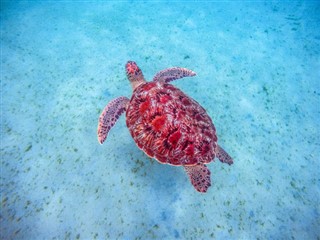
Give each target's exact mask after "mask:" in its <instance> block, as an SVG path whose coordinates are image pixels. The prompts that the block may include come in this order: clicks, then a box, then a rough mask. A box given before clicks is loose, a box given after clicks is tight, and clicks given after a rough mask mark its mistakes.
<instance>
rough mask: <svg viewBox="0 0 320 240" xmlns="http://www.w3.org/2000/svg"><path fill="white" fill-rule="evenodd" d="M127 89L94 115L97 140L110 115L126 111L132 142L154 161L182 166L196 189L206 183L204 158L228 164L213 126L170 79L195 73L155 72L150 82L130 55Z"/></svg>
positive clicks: (114, 116) (180, 70)
mask: <svg viewBox="0 0 320 240" xmlns="http://www.w3.org/2000/svg"><path fill="white" fill-rule="evenodd" d="M126 73H127V77H128V79H129V81H130V83H131V86H132V89H133V94H132V97H131V99H128V98H127V97H118V98H116V99H114V100H112V101H111V102H109V103H108V104H107V106H106V107H105V108H104V110H103V111H102V113H101V115H100V117H99V123H98V140H99V142H100V144H102V143H103V142H104V141H105V140H106V138H107V135H108V133H109V131H110V129H111V128H112V127H113V126H114V124H115V123H116V121H117V120H118V119H119V117H120V115H121V114H122V113H123V112H126V123H127V127H128V128H129V131H130V133H131V136H132V137H133V139H134V141H135V142H136V144H137V146H138V147H139V148H140V149H141V150H142V151H144V152H145V153H146V154H147V155H148V156H149V157H151V158H155V159H156V160H158V161H159V162H160V163H164V164H170V165H174V166H183V167H184V169H185V170H186V172H187V174H188V175H189V178H190V180H191V183H192V185H193V186H194V187H195V189H196V190H197V191H199V192H206V191H207V189H208V188H209V187H210V186H211V180H210V171H209V169H208V168H207V167H206V165H205V164H208V163H209V162H211V161H212V160H214V158H215V157H217V158H218V159H219V160H220V161H221V162H223V163H227V164H229V165H231V164H232V163H233V160H232V158H231V157H230V156H229V155H228V154H227V153H226V152H225V151H224V150H223V149H222V148H221V147H220V146H219V145H218V144H217V136H216V129H215V127H214V125H213V123H212V120H211V118H210V117H209V116H208V114H207V113H206V111H205V109H204V108H203V107H201V106H200V104H199V103H198V102H196V101H195V100H193V99H192V98H190V97H188V96H187V95H186V94H185V93H183V92H182V91H181V90H180V89H178V88H177V87H175V86H173V85H171V84H169V82H170V81H173V80H176V79H179V78H183V77H191V76H195V75H196V73H195V72H193V71H191V70H188V69H186V68H180V67H173V68H168V69H165V70H162V71H160V72H158V73H157V74H156V75H155V76H154V78H153V80H152V81H151V82H146V80H145V79H144V76H143V74H142V72H141V70H140V68H139V67H138V66H137V64H136V63H135V62H133V61H128V62H127V64H126Z"/></svg>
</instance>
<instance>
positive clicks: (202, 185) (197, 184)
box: [184, 163, 211, 192]
mask: <svg viewBox="0 0 320 240" xmlns="http://www.w3.org/2000/svg"><path fill="white" fill-rule="evenodd" d="M184 169H185V170H186V172H187V174H188V176H189V178H190V181H191V183H192V185H193V186H194V188H195V189H196V190H197V191H198V192H206V191H207V190H208V188H209V187H210V186H211V180H210V170H209V169H208V168H207V167H206V166H205V165H204V164H201V163H200V164H197V165H194V166H184Z"/></svg>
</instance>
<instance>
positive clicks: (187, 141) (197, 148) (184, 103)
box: [126, 81, 217, 166]
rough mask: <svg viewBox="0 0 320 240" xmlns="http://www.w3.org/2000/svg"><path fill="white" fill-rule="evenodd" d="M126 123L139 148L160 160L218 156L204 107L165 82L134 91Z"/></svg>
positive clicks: (192, 161) (203, 159)
mask: <svg viewBox="0 0 320 240" xmlns="http://www.w3.org/2000/svg"><path fill="white" fill-rule="evenodd" d="M126 123H127V126H128V128H129V131H130V133H131V136H132V137H133V139H134V141H135V142H136V144H137V145H138V147H139V148H140V149H142V150H143V151H144V152H145V153H146V154H148V155H149V156H150V157H153V158H156V159H157V160H158V161H159V162H161V163H167V164H171V165H176V166H179V165H185V166H192V165H195V164H197V163H204V164H206V163H209V162H211V161H212V160H213V159H214V157H215V155H216V153H215V149H216V146H217V136H216V131H215V127H214V125H213V123H212V121H211V118H210V117H209V116H208V115H207V113H206V111H205V110H204V108H203V107H201V106H200V105H199V104H198V103H197V102H196V101H195V100H193V99H192V98H190V97H188V96H187V95H186V94H184V93H183V92H182V91H181V90H179V89H178V88H176V87H174V86H173V85H171V84H168V83H165V82H163V81H159V82H148V83H143V84H141V85H139V86H138V87H137V88H136V89H135V90H134V92H133V94H132V98H131V100H130V103H129V107H128V109H127V111H126Z"/></svg>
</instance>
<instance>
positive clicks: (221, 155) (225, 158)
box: [216, 145, 233, 165]
mask: <svg viewBox="0 0 320 240" xmlns="http://www.w3.org/2000/svg"><path fill="white" fill-rule="evenodd" d="M216 151H217V155H216V156H217V158H218V159H219V160H220V162H222V163H227V164H229V165H231V164H233V159H232V157H230V155H229V154H228V153H227V152H226V151H225V150H224V149H223V148H222V147H220V146H219V145H217V148H216Z"/></svg>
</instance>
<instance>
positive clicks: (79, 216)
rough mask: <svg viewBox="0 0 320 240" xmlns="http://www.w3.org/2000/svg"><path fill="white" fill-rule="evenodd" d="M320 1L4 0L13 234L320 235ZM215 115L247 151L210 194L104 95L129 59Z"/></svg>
mask: <svg viewBox="0 0 320 240" xmlns="http://www.w3.org/2000/svg"><path fill="white" fill-rule="evenodd" d="M319 26H320V4H319V2H318V1H294V2H283V3H280V2H273V3H269V2H267V1H266V2H260V1H259V2H238V3H236V2H231V1H227V2H223V1H219V2H207V1H201V2H197V3H196V2H180V1H175V2H163V1H159V2H158V1H157V2H149V3H146V2H136V1H120V2H115V1H108V2H102V1H99V2H92V1H90V2H89V1H78V2H70V1H59V2H54V1H43V2H35V1H32V2H31V1H21V2H3V1H1V218H0V225H1V231H0V237H1V239H319V238H320V230H319V225H320V177H319V169H320V164H319V160H320V154H319V153H320V149H319V144H320V127H319V121H320V90H319V89H320V55H319V51H320V27H319ZM128 60H134V61H136V62H137V63H138V65H139V66H140V67H141V69H142V71H143V73H144V75H145V77H146V78H147V79H148V80H151V79H152V77H153V75H154V74H156V73H157V72H158V71H160V70H162V69H165V68H168V67H172V66H180V67H186V68H189V69H191V70H193V71H195V72H196V73H197V76H196V77H193V78H185V79H181V80H177V81H175V82H173V84H174V85H175V86H177V87H179V88H181V89H182V90H183V91H184V92H185V93H187V94H188V95H189V96H191V97H193V98H194V99H196V100H197V101H198V102H199V103H200V104H201V105H202V106H203V107H204V108H205V109H206V110H207V112H208V114H209V115H210V116H211V117H212V119H213V122H214V123H215V126H216V128H217V134H218V138H219V144H220V145H221V146H223V147H224V148H225V149H226V150H227V151H228V152H229V154H230V155H231V156H232V157H233V158H234V161H235V163H234V165H232V166H228V165H226V164H222V163H220V162H219V161H215V162H213V163H211V164H210V165H209V168H210V170H211V181H212V186H211V187H210V188H209V190H208V192H207V193H206V194H201V193H198V192H196V191H195V190H194V188H193V187H192V185H191V184H190V182H189V180H188V177H187V175H186V174H185V173H184V171H183V168H181V167H173V166H168V165H162V164H159V163H158V162H156V161H155V160H152V159H150V158H148V157H147V156H146V155H145V154H144V153H143V152H141V151H140V150H139V149H138V148H137V147H136V145H135V143H134V141H133V140H132V138H131V137H130V134H129V131H128V129H127V128H126V125H125V117H124V116H121V117H120V119H119V121H118V122H117V124H116V125H115V127H114V128H113V129H112V130H111V132H110V135H109V137H108V140H107V141H106V142H105V143H104V144H103V145H100V144H99V143H98V141H97V135H96V128H97V120H98V117H99V115H100V112H101V110H102V109H103V107H104V106H105V105H106V104H107V103H108V102H109V101H110V100H112V99H114V98H116V97H118V96H127V97H130V96H131V93H132V91H131V87H130V84H129V82H128V80H127V79H126V76H125V71H124V65H125V63H126V62H127V61H128Z"/></svg>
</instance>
